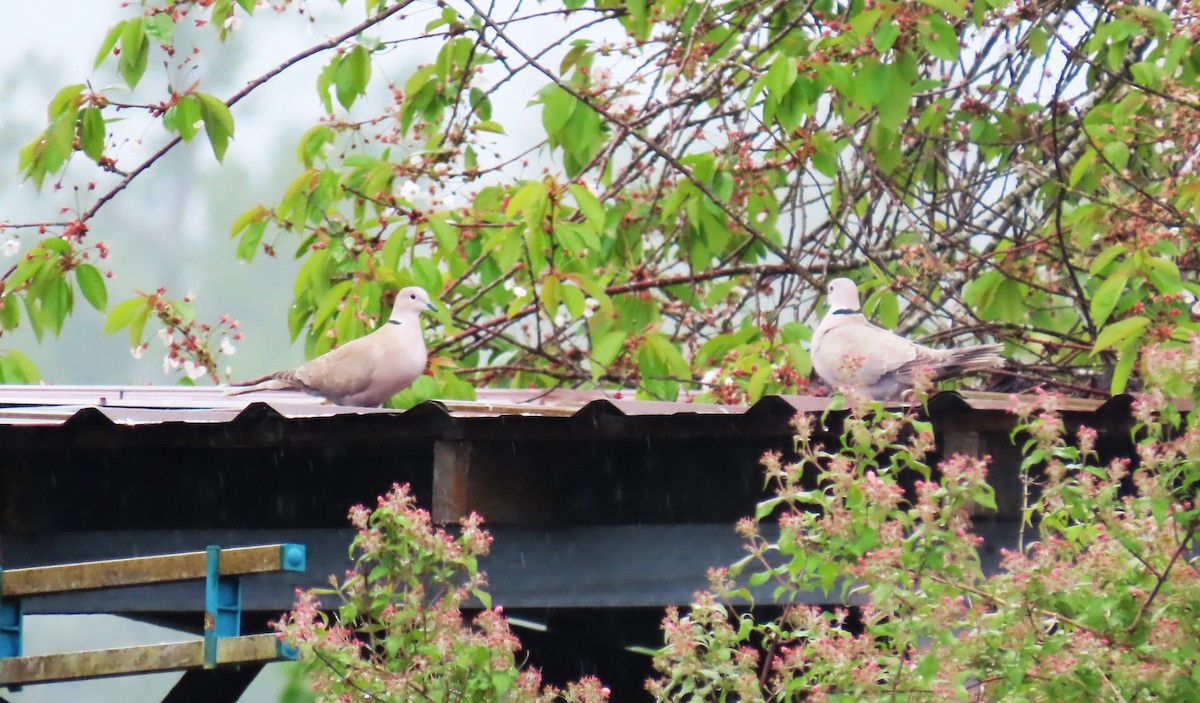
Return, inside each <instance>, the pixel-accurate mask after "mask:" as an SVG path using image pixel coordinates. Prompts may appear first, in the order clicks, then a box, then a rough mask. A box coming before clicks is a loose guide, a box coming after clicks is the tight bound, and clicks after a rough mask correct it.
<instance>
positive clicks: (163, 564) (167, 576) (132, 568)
mask: <svg viewBox="0 0 1200 703" xmlns="http://www.w3.org/2000/svg"><path fill="white" fill-rule="evenodd" d="M295 547H296V545H285V544H269V545H265V546H261V547H237V548H233V549H223V550H221V575H222V576H240V575H243V574H261V573H271V572H276V571H295V570H297V567H299V568H303V566H304V551H303V549H302V548H301V549H300V551H299V552H298V553H297V552H295V550H294V549H293V548H295ZM297 555H298V556H297ZM297 558H298V560H299V561H298V562H297V561H296V560H297ZM207 559H208V555H207V553H206V552H183V553H180V554H162V555H158V556H149V557H133V558H130V559H110V560H106V561H90V562H80V563H75V564H56V565H54V566H35V567H29V568H25V569H9V570H6V571H5V572H4V579H3V581H2V583H0V588H2V590H0V595H3V596H6V597H17V596H31V595H44V594H50V593H65V592H68V591H87V590H92V589H97V588H114V587H117V586H140V585H144V584H149V583H167V582H171V581H189V580H191V579H203V578H204V577H205V564H206V563H207Z"/></svg>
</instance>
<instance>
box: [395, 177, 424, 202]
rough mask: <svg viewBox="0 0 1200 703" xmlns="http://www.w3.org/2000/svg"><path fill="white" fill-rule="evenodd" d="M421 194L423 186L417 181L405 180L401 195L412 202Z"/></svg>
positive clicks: (401, 187)
mask: <svg viewBox="0 0 1200 703" xmlns="http://www.w3.org/2000/svg"><path fill="white" fill-rule="evenodd" d="M420 194H421V186H419V185H417V184H416V182H415V181H405V182H404V185H402V186H400V197H401V198H404V199H405V200H407V201H409V202H410V203H411V202H412V201H413V200H416V198H417V196H418V195H420Z"/></svg>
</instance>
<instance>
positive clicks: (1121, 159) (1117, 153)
mask: <svg viewBox="0 0 1200 703" xmlns="http://www.w3.org/2000/svg"><path fill="white" fill-rule="evenodd" d="M1102 152H1103V154H1104V159H1105V160H1106V161H1107V162H1108V163H1110V164H1112V167H1113V168H1115V169H1116V170H1118V171H1122V170H1124V169H1125V167H1126V166H1128V165H1129V146H1128V145H1127V144H1126V143H1125V142H1109V143H1108V144H1105V145H1104V149H1103V150H1102Z"/></svg>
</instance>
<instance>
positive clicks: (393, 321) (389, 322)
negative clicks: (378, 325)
mask: <svg viewBox="0 0 1200 703" xmlns="http://www.w3.org/2000/svg"><path fill="white" fill-rule="evenodd" d="M387 324H389V325H402V324H404V323H403V322H401V321H399V320H388V321H387Z"/></svg>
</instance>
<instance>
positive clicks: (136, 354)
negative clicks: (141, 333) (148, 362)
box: [129, 344, 146, 359]
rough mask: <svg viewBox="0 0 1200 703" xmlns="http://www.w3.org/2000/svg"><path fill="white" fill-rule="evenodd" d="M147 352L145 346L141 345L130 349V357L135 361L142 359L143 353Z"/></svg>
mask: <svg viewBox="0 0 1200 703" xmlns="http://www.w3.org/2000/svg"><path fill="white" fill-rule="evenodd" d="M145 351H146V347H145V345H142V344H139V345H138V346H136V347H134V348H133V349H130V350H129V354H130V356H132V357H133V358H135V359H140V358H142V353H143V352H145Z"/></svg>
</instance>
